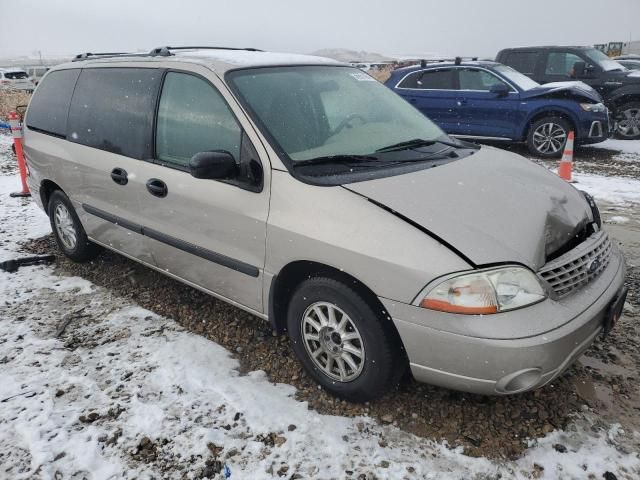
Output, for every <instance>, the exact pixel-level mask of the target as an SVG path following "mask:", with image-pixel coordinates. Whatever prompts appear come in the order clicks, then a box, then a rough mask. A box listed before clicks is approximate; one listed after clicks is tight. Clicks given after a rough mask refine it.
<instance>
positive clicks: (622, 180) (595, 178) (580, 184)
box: [573, 173, 640, 204]
mask: <svg viewBox="0 0 640 480" xmlns="http://www.w3.org/2000/svg"><path fill="white" fill-rule="evenodd" d="M573 179H574V180H575V181H576V182H577V183H576V184H574V186H575V187H576V188H578V189H580V190H585V191H586V192H588V193H590V194H591V195H592V196H593V197H594V198H595V199H596V200H597V201H599V202H600V201H602V202H608V203H614V204H635V203H640V180H635V179H632V178H626V177H605V176H603V175H594V174H589V173H574V174H573Z"/></svg>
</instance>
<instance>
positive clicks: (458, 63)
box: [420, 57, 478, 68]
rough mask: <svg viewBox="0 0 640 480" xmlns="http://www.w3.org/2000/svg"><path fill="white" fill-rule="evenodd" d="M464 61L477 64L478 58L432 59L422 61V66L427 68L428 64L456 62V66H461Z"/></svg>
mask: <svg viewBox="0 0 640 480" xmlns="http://www.w3.org/2000/svg"><path fill="white" fill-rule="evenodd" d="M463 60H466V61H472V62H477V61H478V57H455V58H430V59H428V60H424V59H423V60H420V66H421V67H422V68H424V67H426V66H427V64H428V63H443V62H454V63H455V64H456V65H460V64H461V63H462V61H463Z"/></svg>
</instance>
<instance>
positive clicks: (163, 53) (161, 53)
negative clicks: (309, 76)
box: [149, 47, 263, 57]
mask: <svg viewBox="0 0 640 480" xmlns="http://www.w3.org/2000/svg"><path fill="white" fill-rule="evenodd" d="M172 50H245V51H247V52H262V51H263V50H259V49H257V48H251V47H248V48H237V47H158V48H154V49H153V50H151V52H149V55H151V56H152V57H168V56H170V55H173V54H172V53H171V51H172Z"/></svg>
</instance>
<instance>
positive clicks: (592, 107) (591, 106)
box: [580, 103, 607, 113]
mask: <svg viewBox="0 0 640 480" xmlns="http://www.w3.org/2000/svg"><path fill="white" fill-rule="evenodd" d="M580 107H582V109H583V110H584V111H585V112H594V113H599V112H604V111H606V110H607V107H605V106H604V104H603V103H581V104H580Z"/></svg>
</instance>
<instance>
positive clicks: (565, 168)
mask: <svg viewBox="0 0 640 480" xmlns="http://www.w3.org/2000/svg"><path fill="white" fill-rule="evenodd" d="M574 138H575V134H574V133H573V130H572V131H570V132H569V135H567V143H566V144H565V146H564V152H563V154H562V160H560V167H559V168H558V176H559V177H560V178H562V179H563V180H566V181H567V182H571V181H572V179H571V172H572V170H573V140H574Z"/></svg>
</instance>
